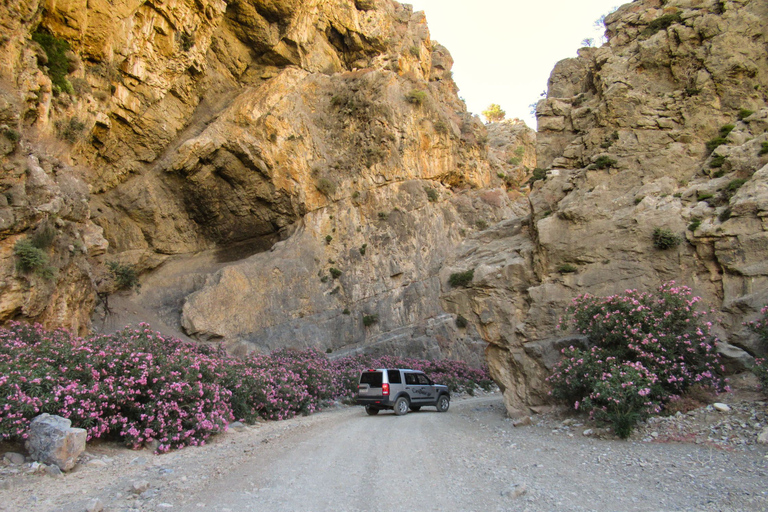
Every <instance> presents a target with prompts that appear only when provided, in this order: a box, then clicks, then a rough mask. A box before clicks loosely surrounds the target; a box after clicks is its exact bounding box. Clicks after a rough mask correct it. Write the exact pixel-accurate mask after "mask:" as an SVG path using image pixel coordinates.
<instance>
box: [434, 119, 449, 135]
mask: <svg viewBox="0 0 768 512" xmlns="http://www.w3.org/2000/svg"><path fill="white" fill-rule="evenodd" d="M432 127H433V128H434V129H435V131H436V132H437V133H448V125H447V124H445V122H443V121H439V120H438V121H435V122H434V123H432Z"/></svg>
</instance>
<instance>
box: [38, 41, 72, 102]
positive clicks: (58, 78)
mask: <svg viewBox="0 0 768 512" xmlns="http://www.w3.org/2000/svg"><path fill="white" fill-rule="evenodd" d="M32 40H33V41H34V42H36V43H37V44H39V45H40V46H42V48H43V50H44V51H45V55H46V57H48V62H47V63H46V68H47V71H48V76H49V77H50V79H51V82H52V83H53V91H54V93H55V94H58V93H61V92H66V93H67V94H72V93H74V90H73V88H72V84H71V83H70V82H69V80H67V75H68V74H69V66H70V63H69V59H68V58H67V52H69V51H70V47H69V43H67V42H66V41H65V40H64V39H59V38H57V37H55V36H53V35H51V34H49V33H47V32H42V31H38V32H35V33H33V34H32Z"/></svg>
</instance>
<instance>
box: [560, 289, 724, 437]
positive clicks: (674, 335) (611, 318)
mask: <svg viewBox="0 0 768 512" xmlns="http://www.w3.org/2000/svg"><path fill="white" fill-rule="evenodd" d="M699 301H700V298H699V297H693V296H692V293H691V290H690V289H689V288H687V287H685V286H676V285H675V284H674V282H670V283H667V284H664V285H662V286H661V287H660V288H659V290H658V293H655V294H653V293H641V292H638V291H637V290H627V291H626V292H624V293H623V294H619V295H612V296H610V297H593V296H591V295H582V296H579V297H577V298H576V299H574V300H573V302H572V303H571V305H570V306H569V307H568V309H567V311H566V316H565V319H564V320H563V321H562V323H561V327H563V328H564V329H567V328H571V329H572V330H573V331H575V332H576V333H579V334H582V335H584V336H586V337H587V346H586V347H574V346H571V347H568V348H566V349H564V350H563V351H562V352H563V356H564V358H563V359H562V360H561V361H560V362H559V363H558V364H557V365H556V366H555V369H554V372H553V374H552V375H551V376H550V377H549V378H548V381H549V382H550V384H551V385H552V391H551V395H552V396H553V397H554V398H556V399H558V400H561V401H564V402H566V403H568V404H569V405H571V406H573V407H574V408H575V409H579V408H581V409H584V410H586V411H588V412H589V413H590V414H591V415H592V416H593V417H594V418H596V419H598V420H602V421H605V422H608V423H611V424H612V425H613V426H614V429H615V430H616V433H617V434H618V435H620V436H621V437H628V436H629V434H630V433H631V431H632V428H633V426H634V425H635V424H636V423H637V422H638V421H640V420H641V419H643V418H645V417H647V416H648V415H650V414H654V413H657V412H659V411H660V410H661V409H662V408H663V407H664V405H665V404H666V403H668V402H670V401H671V400H673V399H676V398H678V397H679V396H681V395H682V394H683V393H685V392H686V390H688V389H689V388H690V387H691V386H694V385H698V386H706V387H709V388H712V389H713V390H715V391H721V390H722V389H724V381H723V379H722V377H721V376H720V375H721V372H722V371H723V370H724V369H723V367H722V366H721V365H720V363H719V358H718V355H717V351H716V338H715V337H714V335H712V334H711V332H710V328H711V327H712V324H711V322H707V321H705V319H704V315H705V313H702V312H699V311H697V310H696V309H695V305H696V304H697V303H698V302H699Z"/></svg>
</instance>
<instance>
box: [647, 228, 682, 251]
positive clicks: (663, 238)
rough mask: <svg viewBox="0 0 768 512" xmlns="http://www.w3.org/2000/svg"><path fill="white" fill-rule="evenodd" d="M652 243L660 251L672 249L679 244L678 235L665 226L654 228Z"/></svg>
mask: <svg viewBox="0 0 768 512" xmlns="http://www.w3.org/2000/svg"><path fill="white" fill-rule="evenodd" d="M653 245H654V246H655V247H656V248H657V249H659V250H661V251H664V250H667V249H672V248H673V247H677V246H678V245H680V237H679V236H677V235H676V234H674V233H673V232H672V231H670V230H669V229H667V228H656V229H654V230H653Z"/></svg>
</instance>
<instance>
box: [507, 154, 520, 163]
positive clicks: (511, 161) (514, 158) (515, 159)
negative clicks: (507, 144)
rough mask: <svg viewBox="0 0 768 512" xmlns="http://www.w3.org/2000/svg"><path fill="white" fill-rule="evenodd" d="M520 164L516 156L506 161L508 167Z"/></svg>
mask: <svg viewBox="0 0 768 512" xmlns="http://www.w3.org/2000/svg"><path fill="white" fill-rule="evenodd" d="M520 162H521V160H520V158H519V157H516V156H513V157H512V158H508V159H507V163H508V164H509V165H520Z"/></svg>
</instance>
